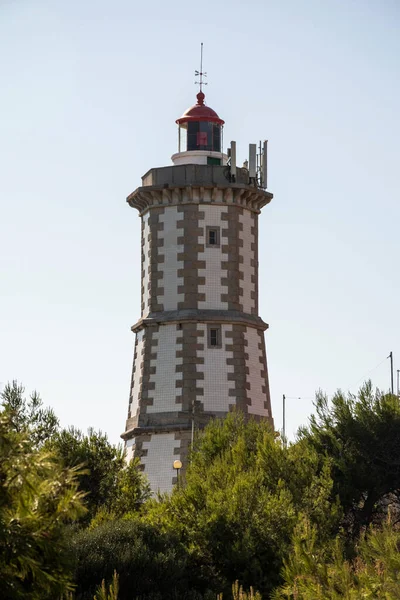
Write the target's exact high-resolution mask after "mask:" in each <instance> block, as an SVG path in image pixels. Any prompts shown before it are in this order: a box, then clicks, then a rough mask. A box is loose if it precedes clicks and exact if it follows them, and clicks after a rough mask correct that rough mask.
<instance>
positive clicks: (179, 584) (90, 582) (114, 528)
mask: <svg viewBox="0 0 400 600" xmlns="http://www.w3.org/2000/svg"><path fill="white" fill-rule="evenodd" d="M70 544H71V545H70V552H71V554H72V555H73V556H75V558H76V572H75V581H76V583H77V590H76V600H92V598H93V594H94V593H95V590H96V588H97V586H98V582H99V581H102V580H103V579H104V580H105V581H110V580H111V578H112V576H113V573H114V571H116V572H117V573H118V574H119V590H120V591H119V598H120V600H132V598H136V597H137V596H138V597H140V598H148V599H150V598H154V599H157V598H162V599H165V600H168V599H173V598H182V599H183V598H185V597H186V598H188V599H189V598H192V599H195V598H201V597H202V596H201V595H200V594H201V593H202V592H203V591H204V589H205V587H206V583H205V577H204V575H203V573H202V570H204V567H203V569H202V568H198V565H197V564H195V563H194V562H193V560H192V559H191V557H190V555H189V553H188V552H187V550H186V549H185V548H184V546H183V545H182V544H181V543H180V541H179V539H178V538H177V536H176V535H174V533H173V532H169V533H162V532H160V531H159V530H158V529H157V528H156V527H153V526H150V525H146V524H144V523H141V522H140V521H139V520H122V521H121V520H119V521H114V522H112V523H105V524H103V525H100V526H99V527H97V528H96V529H86V530H82V531H80V532H78V533H77V534H75V535H74V536H73V538H72V539H71V542H70Z"/></svg>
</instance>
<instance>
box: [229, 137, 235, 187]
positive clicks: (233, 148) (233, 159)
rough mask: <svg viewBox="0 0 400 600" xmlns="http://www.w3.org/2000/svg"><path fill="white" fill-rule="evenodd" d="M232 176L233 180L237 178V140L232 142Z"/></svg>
mask: <svg viewBox="0 0 400 600" xmlns="http://www.w3.org/2000/svg"><path fill="white" fill-rule="evenodd" d="M230 150H231V176H232V180H233V181H235V180H236V142H231V148H230Z"/></svg>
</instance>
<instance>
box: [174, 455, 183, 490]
mask: <svg viewBox="0 0 400 600" xmlns="http://www.w3.org/2000/svg"><path fill="white" fill-rule="evenodd" d="M174 469H175V470H176V485H177V487H179V471H180V470H181V469H182V463H181V461H180V460H174Z"/></svg>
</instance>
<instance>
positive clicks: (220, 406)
mask: <svg viewBox="0 0 400 600" xmlns="http://www.w3.org/2000/svg"><path fill="white" fill-rule="evenodd" d="M197 330H198V331H199V332H202V333H203V336H202V338H203V339H206V336H207V325H202V324H199V325H198V326H197ZM231 333H232V325H222V326H221V337H222V344H221V346H222V347H221V348H208V347H207V345H205V344H203V349H202V350H199V351H198V352H197V357H198V358H200V359H201V362H199V364H198V365H197V370H198V371H199V372H200V373H202V374H203V379H202V380H199V381H198V387H199V388H201V395H199V394H198V395H197V401H198V402H199V403H200V405H201V407H202V409H203V410H204V411H205V412H210V413H227V412H229V410H231V408H232V406H234V404H235V399H234V398H233V392H234V389H235V384H234V371H235V366H234V364H233V353H234V350H233V348H232V346H231V344H230V341H231V337H229V334H231ZM227 345H228V349H227ZM204 346H205V347H204Z"/></svg>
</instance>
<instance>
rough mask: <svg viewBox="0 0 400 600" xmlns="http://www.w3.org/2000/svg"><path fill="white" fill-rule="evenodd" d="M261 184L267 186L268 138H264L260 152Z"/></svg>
mask: <svg viewBox="0 0 400 600" xmlns="http://www.w3.org/2000/svg"><path fill="white" fill-rule="evenodd" d="M261 166H262V186H263V188H264V189H267V187H268V140H264V147H263V154H262V165H261Z"/></svg>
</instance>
